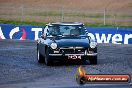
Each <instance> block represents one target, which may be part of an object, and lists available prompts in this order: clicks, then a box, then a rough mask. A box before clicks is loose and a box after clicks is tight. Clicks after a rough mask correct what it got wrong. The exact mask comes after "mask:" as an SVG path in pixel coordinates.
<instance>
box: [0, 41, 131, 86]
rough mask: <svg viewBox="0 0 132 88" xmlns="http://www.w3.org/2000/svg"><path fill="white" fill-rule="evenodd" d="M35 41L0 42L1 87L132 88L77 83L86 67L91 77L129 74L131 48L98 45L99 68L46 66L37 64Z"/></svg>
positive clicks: (63, 65)
mask: <svg viewBox="0 0 132 88" xmlns="http://www.w3.org/2000/svg"><path fill="white" fill-rule="evenodd" d="M36 53H37V51H36V42H35V41H31V40H30V41H29V40H26V41H20V40H0V88H47V87H48V88H87V87H90V88H132V85H131V83H130V84H86V85H84V86H80V85H78V84H77V83H76V81H75V74H76V70H77V68H78V67H79V65H83V66H84V68H85V70H86V71H87V73H88V74H130V75H131V76H132V45H114V44H98V65H89V63H83V62H77V63H75V62H71V63H70V62H68V63H64V62H63V63H58V62H56V63H55V65H54V66H46V65H45V64H39V63H37V54H36Z"/></svg>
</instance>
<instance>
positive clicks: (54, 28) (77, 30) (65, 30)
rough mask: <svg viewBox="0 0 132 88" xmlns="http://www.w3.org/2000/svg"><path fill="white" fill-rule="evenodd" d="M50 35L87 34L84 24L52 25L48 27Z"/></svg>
mask: <svg viewBox="0 0 132 88" xmlns="http://www.w3.org/2000/svg"><path fill="white" fill-rule="evenodd" d="M48 35H54V36H55V35H63V36H69V35H70V36H78V35H85V29H84V26H83V25H51V26H49V27H48Z"/></svg>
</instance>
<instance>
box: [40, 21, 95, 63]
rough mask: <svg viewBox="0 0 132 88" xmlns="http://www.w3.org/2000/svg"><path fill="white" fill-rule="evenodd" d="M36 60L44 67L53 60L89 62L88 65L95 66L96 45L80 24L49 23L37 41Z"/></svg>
mask: <svg viewBox="0 0 132 88" xmlns="http://www.w3.org/2000/svg"><path fill="white" fill-rule="evenodd" d="M37 60H38V62H39V63H45V64H46V65H52V64H53V61H55V60H58V61H61V60H77V61H78V60H82V61H86V60H89V61H90V64H97V43H96V42H95V41H94V40H92V39H91V37H90V36H88V32H87V30H86V28H85V26H84V25H83V24H82V23H79V22H57V23H49V24H47V25H46V27H45V28H44V29H43V31H42V33H41V36H40V38H39V39H38V43H37Z"/></svg>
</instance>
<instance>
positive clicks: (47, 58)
mask: <svg viewBox="0 0 132 88" xmlns="http://www.w3.org/2000/svg"><path fill="white" fill-rule="evenodd" d="M45 64H46V65H47V66H51V65H52V63H51V60H50V56H49V50H48V48H47V49H46V53H45Z"/></svg>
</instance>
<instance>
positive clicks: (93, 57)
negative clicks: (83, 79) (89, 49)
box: [89, 56, 97, 65]
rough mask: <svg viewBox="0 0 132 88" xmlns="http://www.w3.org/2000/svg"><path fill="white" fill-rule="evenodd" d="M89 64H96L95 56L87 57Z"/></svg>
mask: <svg viewBox="0 0 132 88" xmlns="http://www.w3.org/2000/svg"><path fill="white" fill-rule="evenodd" d="M89 61H90V64H92V65H96V64H97V56H91V57H89Z"/></svg>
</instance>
